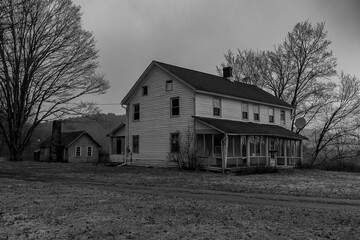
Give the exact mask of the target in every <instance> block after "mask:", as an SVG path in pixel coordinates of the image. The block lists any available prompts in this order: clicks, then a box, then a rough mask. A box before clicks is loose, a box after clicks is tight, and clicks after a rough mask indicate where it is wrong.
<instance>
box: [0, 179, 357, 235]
mask: <svg viewBox="0 0 360 240" xmlns="http://www.w3.org/2000/svg"><path fill="white" fill-rule="evenodd" d="M0 186H1V187H0V193H1V207H0V226H1V228H0V239H358V238H359V236H360V235H359V234H360V229H359V228H358V226H359V224H360V220H359V219H360V214H359V212H357V213H352V212H348V211H333V210H332V211H330V210H324V209H322V210H316V209H315V210H314V209H302V208H283V207H272V206H259V205H246V204H244V205H241V204H232V203H226V202H219V201H203V200H191V199H186V198H172V197H164V196H154V195H149V194H129V193H127V194H123V193H118V192H111V191H103V190H101V189H98V188H91V187H88V188H84V187H74V186H73V187H68V186H65V185H63V186H61V185H60V186H59V185H53V184H49V183H28V182H27V183H24V182H22V181H19V180H9V179H4V181H1V183H0Z"/></svg>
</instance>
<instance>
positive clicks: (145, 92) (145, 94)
mask: <svg viewBox="0 0 360 240" xmlns="http://www.w3.org/2000/svg"><path fill="white" fill-rule="evenodd" d="M142 95H143V96H147V95H148V86H143V87H142Z"/></svg>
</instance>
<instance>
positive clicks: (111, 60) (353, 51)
mask: <svg viewBox="0 0 360 240" xmlns="http://www.w3.org/2000/svg"><path fill="white" fill-rule="evenodd" d="M73 1H74V3H75V4H76V5H80V6H81V11H82V12H83V16H82V21H83V27H84V28H85V29H86V30H89V31H91V32H93V34H94V37H95V40H96V41H97V48H98V49H99V55H100V59H99V60H100V64H101V69H100V70H99V71H100V72H103V73H104V74H105V76H106V78H107V79H108V80H109V81H110V84H111V88H110V89H109V90H108V92H107V93H106V94H104V95H101V96H97V97H92V98H91V100H92V101H94V102H96V103H99V104H117V105H100V107H101V108H102V109H103V112H104V113H108V112H113V113H115V114H124V113H125V112H124V109H123V108H122V107H121V106H120V102H121V100H122V99H123V98H124V96H125V95H126V93H127V92H128V91H129V90H130V88H131V87H132V85H133V84H134V83H135V82H136V80H137V79H138V78H139V77H140V75H141V74H142V72H143V71H144V70H145V68H146V67H147V66H148V65H149V64H150V63H151V61H152V60H157V61H161V62H166V63H169V64H173V65H177V66H181V67H186V68H190V69H194V70H198V71H203V72H207V73H211V74H217V73H216V66H217V65H220V63H222V62H223V61H224V53H225V52H227V50H229V49H230V50H232V51H236V50H237V49H254V50H256V49H258V50H272V49H273V46H274V45H275V44H280V43H282V42H283V41H284V39H285V37H286V34H287V33H288V32H290V31H291V30H292V29H293V27H294V26H295V24H296V23H298V22H301V21H305V20H309V21H310V22H311V23H313V24H316V23H317V22H325V29H326V30H327V31H328V39H330V40H331V41H332V45H331V49H332V50H333V53H334V56H335V57H337V58H338V67H337V70H338V71H341V70H343V71H344V72H346V73H349V74H352V75H356V76H357V77H360V1H359V0H297V1H295V0H226V1H221V0H181V1H180V0H136V1H135V0H106V1H104V0H73Z"/></svg>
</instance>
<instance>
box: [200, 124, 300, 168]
mask: <svg viewBox="0 0 360 240" xmlns="http://www.w3.org/2000/svg"><path fill="white" fill-rule="evenodd" d="M194 118H195V119H196V120H197V124H196V129H195V133H196V149H197V156H198V157H199V160H200V162H201V164H202V165H203V166H204V167H205V168H216V169H222V170H225V169H234V168H243V167H253V166H283V167H286V166H295V165H296V164H297V163H299V162H301V161H302V157H303V152H302V141H303V140H304V139H306V138H305V137H303V136H301V135H299V134H296V133H294V132H291V131H290V130H288V129H285V128H283V127H281V126H277V125H265V124H256V123H251V122H240V121H231V120H224V119H213V118H205V117H194Z"/></svg>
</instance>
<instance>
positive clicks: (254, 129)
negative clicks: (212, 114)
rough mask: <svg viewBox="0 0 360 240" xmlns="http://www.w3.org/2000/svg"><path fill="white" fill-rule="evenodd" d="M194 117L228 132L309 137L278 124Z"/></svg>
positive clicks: (299, 138) (302, 138)
mask: <svg viewBox="0 0 360 240" xmlns="http://www.w3.org/2000/svg"><path fill="white" fill-rule="evenodd" d="M193 118H195V119H197V120H200V121H201V122H203V123H204V124H206V125H208V126H210V127H212V128H214V129H216V130H218V131H220V132H223V133H228V134H239V135H262V136H274V137H282V138H287V139H296V140H304V139H307V138H306V137H304V136H302V135H300V134H297V133H294V132H292V131H290V130H288V129H286V128H283V127H280V126H277V125H269V124H257V123H252V122H240V121H232V120H225V119H215V118H205V117H193Z"/></svg>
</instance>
